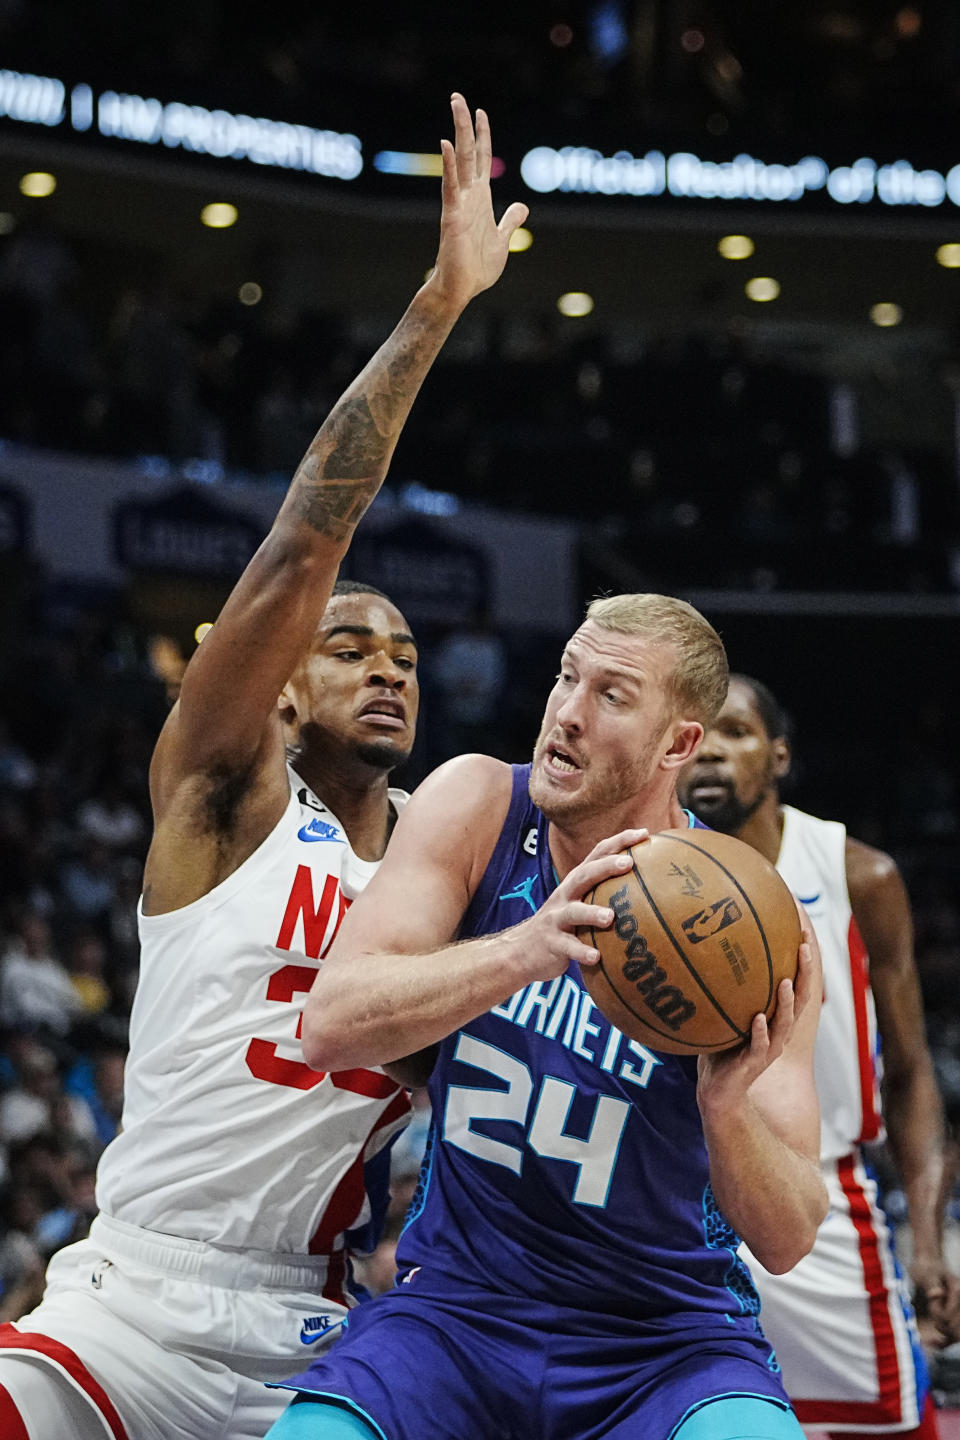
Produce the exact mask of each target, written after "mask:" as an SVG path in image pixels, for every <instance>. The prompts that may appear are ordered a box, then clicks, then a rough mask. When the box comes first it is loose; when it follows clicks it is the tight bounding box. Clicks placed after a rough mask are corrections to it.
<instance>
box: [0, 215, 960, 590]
mask: <svg viewBox="0 0 960 1440" xmlns="http://www.w3.org/2000/svg"><path fill="white" fill-rule="evenodd" d="M142 261H143V257H140V262H142ZM140 262H137V261H136V257H134V256H132V255H127V256H124V255H122V254H121V253H119V252H118V253H117V254H116V255H110V256H106V255H105V254H104V253H103V252H102V248H101V247H98V246H95V245H91V246H90V247H89V249H88V250H86V251H85V250H84V247H83V244H82V242H79V241H76V240H73V239H69V238H67V237H66V236H65V235H63V234H61V233H59V232H58V231H57V230H56V228H55V227H54V226H52V225H49V224H45V223H42V222H40V221H36V222H34V223H25V224H23V225H22V226H21V227H20V228H18V229H15V230H13V231H12V233H10V234H8V235H6V236H5V237H0V308H2V311H3V313H4V316H5V318H6V321H7V323H5V324H4V326H3V327H2V328H0V438H2V439H5V440H8V441H13V442H19V443H22V444H27V445H30V446H33V447H48V448H53V449H57V450H60V451H67V452H71V451H72V452H79V453H88V454H94V455H100V456H120V457H127V458H130V457H144V456H162V457H165V459H167V460H168V461H173V462H174V463H177V462H179V463H181V464H183V463H186V462H189V461H194V462H196V461H200V462H203V463H204V465H205V466H206V467H207V473H209V474H229V475H231V476H239V475H245V476H248V477H260V478H263V479H264V480H265V481H268V482H278V481H280V482H285V481H286V479H287V478H288V477H289V475H290V474H291V473H292V472H293V470H294V469H295V467H296V465H297V463H298V462H299V459H300V457H301V455H302V454H303V453H304V451H305V450H306V448H307V446H308V444H309V442H310V440H311V439H312V437H313V434H314V432H315V429H316V426H317V424H318V421H319V419H320V417H322V416H323V415H325V414H326V413H327V411H328V409H329V408H330V406H331V404H332V403H333V401H334V400H335V399H336V398H337V396H338V395H339V394H340V393H341V392H342V390H343V388H344V387H345V385H346V384H347V383H349V381H350V379H351V378H352V377H353V375H354V374H356V373H357V371H358V370H359V369H360V368H361V367H362V365H363V363H364V362H365V360H366V358H367V353H368V351H369V347H370V339H369V335H368V334H367V333H366V331H365V330H364V322H363V321H361V319H360V318H359V317H357V316H355V317H354V318H353V319H352V320H351V319H349V318H348V316H347V315H346V314H343V313H341V314H329V313H324V314H317V313H313V312H311V311H309V310H306V309H299V310H294V309H291V310H288V311H285V312H284V313H282V314H281V313H279V312H278V311H277V310H276V309H271V308H270V306H269V305H268V304H267V303H263V304H257V305H252V306H251V305H245V304H243V303H241V300H240V299H239V298H238V297H236V296H234V297H233V298H229V299H228V298H219V299H210V298H209V297H206V298H204V299H201V298H200V297H199V296H194V297H193V298H192V299H191V298H188V297H186V296H183V295H178V294H176V293H175V291H174V289H173V288H172V287H171V286H170V284H169V283H168V281H167V280H166V279H165V277H164V273H163V267H162V265H161V264H160V262H159V261H158V262H157V264H156V268H155V273H154V274H152V275H151V274H150V273H149V272H150V269H151V267H150V265H149V264H146V263H140ZM81 281H82V283H81ZM366 323H367V324H369V323H370V322H369V318H367V320H366ZM378 338H379V332H378ZM952 384H953V370H952V368H951V364H950V361H949V357H947V356H938V355H937V354H931V355H929V356H927V357H926V358H925V359H923V360H921V359H919V358H917V359H915V361H913V362H911V364H910V366H909V367H905V366H901V367H898V368H896V369H891V372H890V373H889V374H878V373H872V372H871V371H870V370H869V368H864V370H863V371H862V372H861V373H860V374H859V375H857V376H856V377H855V378H850V377H845V376H843V375H842V374H839V373H834V374H832V375H831V374H827V373H825V372H824V370H823V368H821V369H819V370H818V369H817V368H815V367H814V366H813V364H812V362H811V361H810V360H809V358H808V359H807V360H804V358H803V357H802V356H800V355H798V354H792V355H791V353H790V352H789V350H786V351H785V352H784V354H783V355H779V354H777V353H776V352H775V351H772V350H771V349H769V348H767V349H764V348H763V346H762V344H761V343H760V342H759V341H758V340H757V339H756V337H754V338H753V339H752V340H750V339H748V338H747V337H746V336H744V335H738V334H736V333H733V332H730V331H725V330H723V329H709V328H705V329H704V331H703V332H702V333H701V334H699V335H698V334H696V333H693V334H687V335H670V334H664V335H658V334H657V333H656V332H650V333H648V334H645V335H637V334H620V335H618V334H617V333H616V331H615V330H609V329H608V330H605V331H604V332H596V331H587V332H578V331H577V330H576V327H574V328H573V330H571V329H570V327H569V325H567V326H566V327H565V326H564V324H563V320H562V317H560V316H559V315H557V314H554V315H553V316H552V317H551V316H548V315H544V316H540V317H537V316H536V315H530V314H526V313H520V312H518V313H516V314H515V315H513V316H511V317H498V316H496V315H492V314H490V315H486V316H483V317H481V318H480V319H479V320H477V321H476V322H475V323H474V321H473V320H472V319H471V320H470V322H469V323H466V324H465V325H464V326H463V327H462V329H461V330H458V333H457V336H456V337H455V338H454V339H453V341H452V342H451V344H450V345H449V346H448V347H447V350H446V351H445V353H444V355H443V356H441V358H440V361H439V362H438V364H437V366H436V368H435V370H434V373H433V375H432V376H431V380H430V404H429V406H423V407H420V408H415V410H414V412H413V415H412V417H411V420H410V422H409V424H408V426H407V430H406V432H405V435H404V442H403V447H402V452H401V456H400V457H399V458H398V466H399V467H402V470H403V472H404V473H405V474H406V475H407V476H409V477H411V478H414V479H416V480H417V482H418V483H420V484H422V485H426V486H427V487H432V488H434V489H438V490H443V491H452V492H454V493H455V494H459V495H461V496H464V497H469V498H471V499H472V500H475V501H481V502H482V501H486V502H488V503H491V504H494V505H497V506H500V507H503V508H508V509H514V508H520V507H522V508H524V509H526V510H528V511H532V512H539V513H542V514H552V513H555V512H557V511H558V510H559V511H560V513H562V514H563V515H565V516H568V517H570V518H573V519H577V520H581V521H584V522H589V524H590V526H591V527H592V530H593V532H594V533H595V534H596V535H597V536H599V537H600V538H601V540H602V543H603V545H604V546H605V547H607V548H608V549H609V550H610V552H611V553H612V554H614V555H616V556H618V557H619V559H620V561H621V562H622V563H630V561H631V559H632V557H633V556H634V555H635V552H636V551H637V549H638V547H639V546H640V545H641V544H642V543H646V542H649V540H650V539H651V537H652V538H653V540H654V542H655V544H654V546H653V547H652V549H651V547H649V546H648V548H647V552H646V553H647V563H648V565H651V564H652V568H653V573H652V575H651V576H650V577H649V578H650V580H651V581H657V582H658V583H659V584H660V587H661V588H664V589H669V588H670V585H671V583H676V582H675V581H672V580H671V574H670V572H669V570H664V569H663V566H664V565H668V564H670V563H671V558H672V561H673V563H674V568H676V566H675V560H676V556H677V554H678V553H679V552H681V551H682V556H683V567H684V571H685V572H686V574H687V575H689V574H690V573H691V572H694V573H696V574H697V575H698V576H699V583H701V584H703V585H705V586H715V585H724V586H732V587H734V588H754V589H774V588H779V589H801V590H803V589H824V588H826V589H837V590H850V589H855V590H869V591H888V590H893V591H899V592H907V593H916V592H921V593H922V592H935V593H941V592H944V591H947V592H949V591H956V590H957V589H960V487H958V486H957V483H956V467H955V458H954V445H955V438H956V431H955V420H954V406H955V397H954V393H953V390H952V388H951V387H952ZM521 477H522V484H521V483H518V482H519V480H520V479H521ZM585 477H589V483H588V484H585V483H584V480H585ZM653 552H659V555H660V557H661V559H660V561H659V562H657V563H654V562H651V560H650V555H651V554H652V553H653Z"/></svg>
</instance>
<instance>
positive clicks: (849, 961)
mask: <svg viewBox="0 0 960 1440" xmlns="http://www.w3.org/2000/svg"><path fill="white" fill-rule="evenodd" d="M787 728H788V727H787V725H786V722H785V718H784V716H783V712H782V710H781V708H780V706H779V705H778V704H777V701H776V700H775V699H774V697H773V695H772V694H771V693H770V691H769V690H768V689H767V687H766V686H765V685H762V684H761V683H760V682H759V681H756V680H753V679H750V678H749V677H747V676H743V675H734V676H732V677H731V681H730V688H729V692H728V695H727V700H726V703H725V704H724V707H723V709H722V710H721V712H720V714H719V716H718V718H717V720H716V722H715V723H714V724H713V725H712V726H711V727H710V728H709V729H708V731H707V734H706V736H705V738H704V741H703V745H702V747H701V749H700V751H699V752H698V754H697V756H696V758H695V759H694V760H693V762H692V764H691V765H690V766H689V768H688V769H687V771H686V772H685V775H684V777H683V779H682V781H681V787H680V789H681V794H682V796H683V797H684V799H685V801H686V803H687V804H688V805H690V807H691V808H692V809H693V810H694V811H695V813H696V814H697V815H698V816H699V817H700V818H701V819H702V820H703V821H705V822H706V823H707V824H709V825H711V826H712V827H713V828H714V829H717V830H722V831H725V832H726V833H727V834H732V835H737V836H739V838H740V839H741V840H744V841H746V842H747V843H748V844H750V845H753V846H754V847H755V848H756V849H757V850H759V851H760V852H761V853H762V854H764V855H766V856H767V858H768V859H769V860H771V861H772V862H773V863H775V864H776V866H777V868H778V870H779V871H780V873H781V874H782V875H783V877H784V879H785V880H786V881H787V883H788V884H789V885H790V887H791V889H792V890H793V891H794V893H795V894H796V895H798V896H799V898H800V899H801V901H802V902H803V904H804V906H805V908H806V911H807V914H808V915H809V917H810V919H811V921H812V923H813V926H814V928H815V930H816V932H817V938H818V939H819V941H820V948H821V952H822V954H823V973H824V1004H823V1010H822V1012H821V1019H820V1028H819V1031H818V1035H817V1047H816V1076H817V1089H818V1092H819V1095H820V1105H821V1113H822V1121H821V1160H822V1168H823V1174H824V1179H825V1181H826V1183H827V1186H828V1189H829V1191H830V1197H831V1210H830V1214H829V1216H828V1217H827V1220H826V1221H825V1222H824V1224H823V1226H822V1227H821V1230H820V1233H819V1235H818V1237H817V1243H816V1245H815V1246H814V1249H813V1250H812V1251H811V1253H810V1254H809V1255H808V1256H806V1257H805V1258H804V1259H803V1260H802V1261H801V1262H800V1264H799V1265H797V1266H796V1268H795V1269H794V1270H792V1271H791V1272H790V1273H789V1274H787V1275H768V1274H767V1273H766V1272H765V1271H764V1270H763V1269H762V1267H760V1266H759V1265H756V1264H754V1265H753V1266H752V1268H753V1272H754V1280H755V1283H756V1285H757V1288H758V1290H759V1291H760V1296H761V1300H762V1310H761V1323H762V1324H763V1328H764V1331H765V1332H766V1334H767V1335H768V1337H769V1339H770V1340H771V1341H772V1342H773V1346H774V1349H775V1350H776V1352H777V1358H778V1360H779V1361H780V1363H781V1365H782V1367H783V1373H784V1381H785V1383H786V1387H787V1390H788V1393H789V1394H790V1396H791V1399H792V1400H793V1401H794V1405H795V1407H796V1410H797V1413H798V1415H799V1417H800V1419H801V1421H803V1422H805V1423H806V1424H808V1425H810V1426H816V1427H819V1428H822V1429H827V1430H829V1431H830V1432H831V1434H833V1433H836V1434H845V1435H847V1436H850V1435H851V1434H858V1433H862V1434H884V1433H897V1434H900V1435H906V1436H912V1437H924V1440H927V1437H931V1436H935V1435H936V1433H937V1430H936V1418H935V1415H934V1414H933V1410H932V1406H931V1402H930V1399H929V1395H928V1393H927V1382H926V1370H925V1366H924V1364H923V1358H922V1354H921V1353H920V1349H919V1346H918V1343H917V1337H916V1331H915V1327H914V1322H913V1314H912V1310H911V1308H910V1303H909V1299H908V1296H907V1294H906V1291H905V1288H904V1283H903V1281H902V1279H901V1277H900V1276H899V1275H898V1273H897V1271H896V1268H895V1264H894V1258H893V1253H892V1249H891V1239H890V1234H889V1231H888V1228H887V1225H886V1222H885V1220H884V1217H883V1215H882V1213H881V1212H880V1210H879V1209H878V1207H877V1204H876V1185H875V1184H874V1182H873V1180H872V1179H870V1178H869V1177H868V1175H867V1174H866V1172H865V1170H864V1166H863V1161H862V1157H861V1149H860V1147H861V1145H862V1143H863V1142H864V1141H869V1140H875V1139H878V1138H880V1137H881V1135H882V1133H883V1119H882V1118H881V1110H880V1104H879V1085H878V1082H879V1074H878V1068H879V1067H878V1066H877V1063H876V1056H877V1052H878V1046H877V1039H878V1032H879V1039H880V1048H881V1052H882V1071H883V1100H884V1105H883V1110H884V1115H885V1119H886V1133H887V1138H888V1140H889V1145H890V1149H891V1151H892V1154H893V1157H894V1159H895V1161H896V1163H897V1166H898V1168H899V1172H900V1176H901V1179H902V1182H903V1187H904V1191H905V1193H906V1196H907V1199H908V1203H909V1214H910V1221H911V1226H912V1231H913V1257H912V1263H911V1270H912V1279H913V1283H914V1285H915V1286H916V1287H917V1290H918V1292H919V1293H920V1294H921V1295H922V1296H923V1297H924V1298H925V1301H926V1304H927V1305H928V1306H929V1311H930V1314H931V1316H932V1318H933V1319H934V1320H935V1322H936V1324H937V1325H938V1327H939V1329H940V1331H941V1333H942V1335H943V1336H944V1338H945V1339H956V1338H957V1336H958V1334H960V1280H958V1279H957V1277H956V1276H954V1275H952V1274H951V1273H950V1272H949V1270H948V1269H947V1266H946V1264H945V1262H944V1256H943V1246H942V1219H943V1198H944V1197H943V1188H944V1187H943V1184H942V1181H943V1174H944V1121H943V1111H942V1105H941V1101H940V1096H939V1093H938V1090H937V1085H936V1080H935V1076H934V1071H933V1066H932V1063H931V1060H930V1054H929V1051H928V1049H927V1043H926V1037H925V1034H924V1027H923V1010H922V1005H921V997H920V988H919V983H918V980H917V973H916V967H915V964H914V958H913V934H912V923H911V916H910V905H909V900H908V898H907V892H906V889H905V887H904V884H903V881H902V879H901V877H900V874H899V871H898V870H897V867H896V865H895V863H894V861H893V860H892V859H891V857H890V856H889V855H886V854H884V853H883V852H881V851H879V850H875V849H873V848H872V847H871V846H869V845H865V844H863V843H862V842H861V841H859V840H854V839H852V838H851V837H850V836H848V835H847V834H846V831H845V829H844V827H843V826H842V825H839V824H837V823H835V822H833V821H827V820H820V819H817V818H816V817H815V816H812V815H807V814H805V813H804V812H802V811H800V810H797V809H795V808H794V807H792V806H790V805H783V804H781V802H780V795H779V783H780V781H782V780H783V779H784V778H785V777H786V776H787V774H788V772H789V769H790V758H791V757H790V745H789V740H788V737H787V733H786V732H787Z"/></svg>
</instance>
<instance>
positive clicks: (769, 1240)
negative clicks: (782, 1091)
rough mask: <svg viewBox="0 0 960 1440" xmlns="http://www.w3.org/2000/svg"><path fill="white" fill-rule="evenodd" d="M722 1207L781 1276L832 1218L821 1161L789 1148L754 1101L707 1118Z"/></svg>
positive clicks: (713, 1183)
mask: <svg viewBox="0 0 960 1440" xmlns="http://www.w3.org/2000/svg"><path fill="white" fill-rule="evenodd" d="M703 1128H704V1135H705V1138H706V1142H707V1149H708V1151H709V1154H710V1184H711V1187H712V1189H713V1193H714V1195H715V1196H716V1200H717V1204H718V1205H719V1206H720V1209H721V1211H722V1212H723V1214H724V1215H725V1216H726V1218H727V1220H728V1221H729V1222H730V1224H731V1225H732V1226H733V1228H734V1230H736V1232H737V1234H738V1235H739V1236H740V1237H741V1239H743V1240H745V1241H746V1243H747V1245H749V1247H750V1249H751V1250H752V1252H753V1254H754V1255H755V1256H756V1258H757V1259H758V1260H759V1261H760V1263H761V1265H763V1266H764V1268H765V1269H767V1270H769V1271H770V1272H771V1273H772V1274H775V1275H779V1274H782V1273H783V1272H784V1271H786V1270H790V1269H791V1268H792V1267H793V1266H794V1265H796V1263H797V1261H798V1260H801V1259H802V1258H803V1256H804V1255H806V1254H807V1252H808V1251H809V1250H810V1249H811V1247H812V1246H813V1242H814V1240H815V1239H816V1235H817V1229H818V1227H819V1226H820V1223H821V1222H822V1220H823V1218H824V1216H825V1215H826V1213H827V1208H828V1201H827V1192H826V1188H825V1186H824V1184H823V1180H822V1178H821V1176H820V1167H819V1165H818V1164H817V1162H816V1161H815V1160H813V1159H811V1158H810V1157H809V1156H807V1155H803V1154H801V1153H800V1152H799V1151H797V1150H795V1149H793V1147H792V1146H790V1145H787V1144H786V1143H785V1142H784V1141H783V1140H781V1139H780V1138H779V1136H777V1135H775V1134H774V1132H773V1131H772V1130H771V1129H770V1127H769V1126H768V1125H767V1123H766V1121H765V1120H764V1118H763V1116H762V1115H761V1114H760V1113H759V1111H758V1110H757V1109H756V1107H755V1106H754V1105H753V1104H752V1103H751V1101H750V1100H749V1098H748V1099H747V1100H746V1101H745V1102H744V1103H743V1104H742V1105H740V1106H738V1107H737V1108H736V1110H727V1111H725V1112H724V1113H723V1114H722V1115H718V1116H711V1115H710V1114H709V1113H707V1114H705V1115H704V1117H703Z"/></svg>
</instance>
